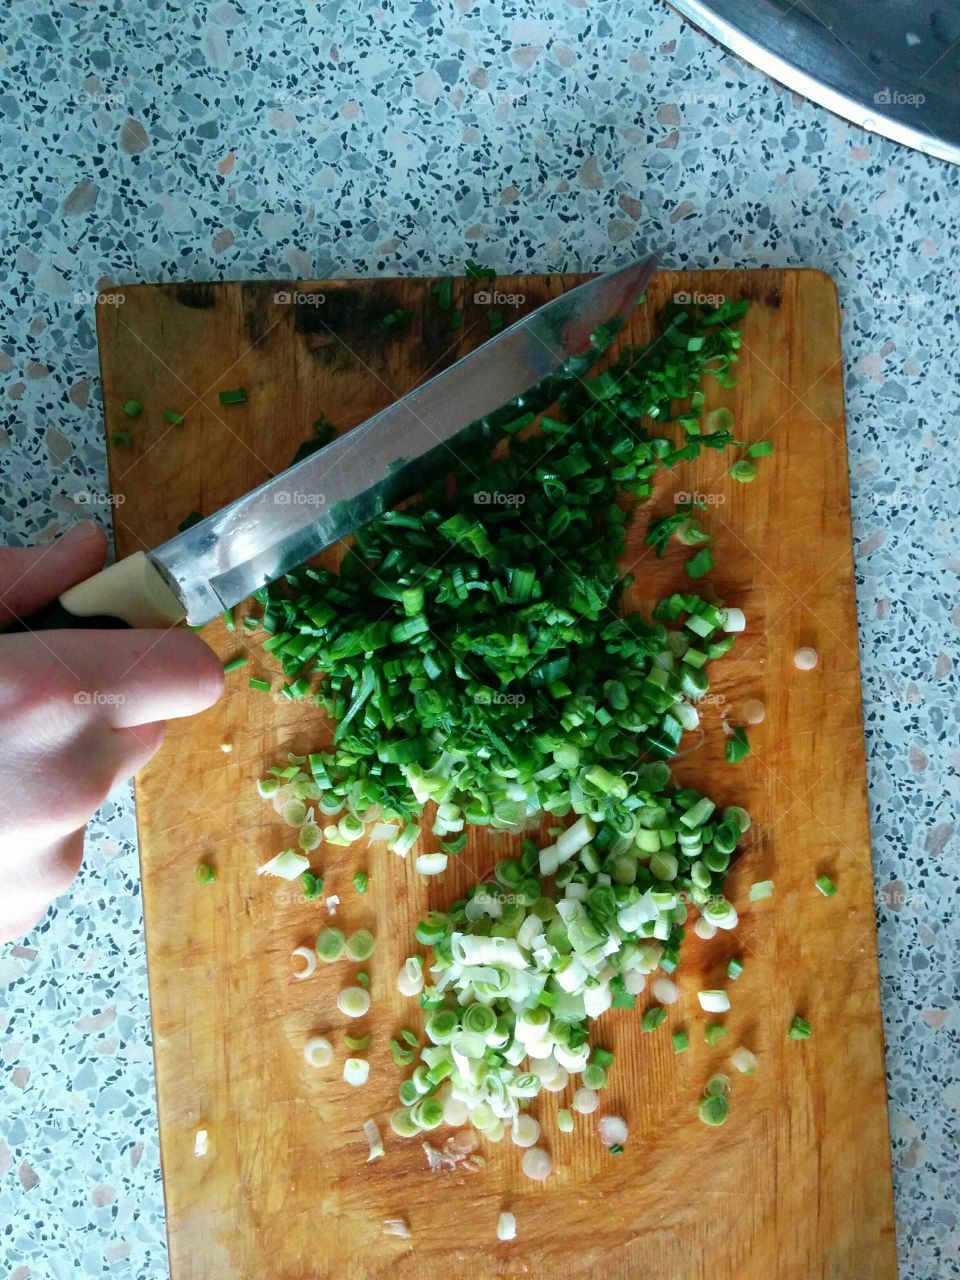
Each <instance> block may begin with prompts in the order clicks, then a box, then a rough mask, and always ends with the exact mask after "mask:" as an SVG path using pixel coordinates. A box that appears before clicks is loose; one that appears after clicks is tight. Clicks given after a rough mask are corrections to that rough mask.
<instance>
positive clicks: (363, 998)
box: [337, 987, 370, 1018]
mask: <svg viewBox="0 0 960 1280" xmlns="http://www.w3.org/2000/svg"><path fill="white" fill-rule="evenodd" d="M337 1008H338V1009H339V1010H340V1012H341V1013H342V1014H344V1015H345V1016H346V1017H348V1018H362V1017H363V1016H364V1014H365V1013H367V1012H368V1011H369V1009H370V993H369V991H365V990H364V988H363V987H344V989H343V990H342V991H341V992H340V994H339V995H338V996H337Z"/></svg>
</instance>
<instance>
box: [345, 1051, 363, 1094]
mask: <svg viewBox="0 0 960 1280" xmlns="http://www.w3.org/2000/svg"><path fill="white" fill-rule="evenodd" d="M369 1077H370V1063H369V1062H368V1061H367V1060H366V1058H347V1059H346V1060H345V1061H344V1064H343V1078H344V1080H345V1081H346V1082H347V1084H352V1085H354V1086H355V1087H356V1088H359V1087H360V1086H361V1085H365V1084H366V1083H367V1080H368V1079H369Z"/></svg>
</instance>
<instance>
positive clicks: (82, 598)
mask: <svg viewBox="0 0 960 1280" xmlns="http://www.w3.org/2000/svg"><path fill="white" fill-rule="evenodd" d="M183 616H184V614H183V607H182V606H181V604H180V601H179V600H178V599H177V597H176V596H175V595H174V593H173V592H172V591H171V589H170V588H169V587H168V586H167V584H166V582H165V581H164V578H163V575H162V574H161V573H160V570H159V569H158V568H157V567H156V565H154V564H153V563H152V561H151V560H150V559H149V557H148V556H147V555H146V554H145V553H144V552H143V551H137V552H135V553H134V554H133V555H132V556H127V558H126V559H125V560H118V561H117V563H116V564H112V565H110V567H109V568H107V569H102V570H101V571H100V573H95V574H94V575H93V577H92V578H87V580H86V581H85V582H78V583H77V585H76V586H75V587H70V588H69V589H68V590H67V591H64V593H63V594H62V595H61V596H60V598H59V600H52V601H51V602H50V603H49V604H47V605H44V606H43V608H42V609H38V610H37V612H36V613H33V614H31V615H30V617H28V618H20V619H15V620H14V621H13V622H12V623H10V625H9V626H8V627H7V628H6V630H7V632H12V631H53V630H61V629H63V628H64V627H82V628H84V629H88V628H91V627H95V628H98V629H102V628H115V627H170V626H173V625H174V624H175V623H177V622H180V621H182V619H183Z"/></svg>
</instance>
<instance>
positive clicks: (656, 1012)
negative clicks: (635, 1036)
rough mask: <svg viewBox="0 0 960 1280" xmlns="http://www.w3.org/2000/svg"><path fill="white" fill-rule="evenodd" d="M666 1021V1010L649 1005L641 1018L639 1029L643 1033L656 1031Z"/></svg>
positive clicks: (660, 1006) (657, 1005) (656, 1005)
mask: <svg viewBox="0 0 960 1280" xmlns="http://www.w3.org/2000/svg"><path fill="white" fill-rule="evenodd" d="M666 1020H667V1011H666V1009H664V1008H663V1006H662V1005H659V1004H655V1005H651V1007H650V1008H649V1009H648V1010H647V1011H646V1013H645V1014H644V1015H643V1017H642V1018H641V1020H640V1027H641V1029H642V1030H643V1031H656V1029H657V1027H662V1026H663V1024H664V1023H665V1022H666Z"/></svg>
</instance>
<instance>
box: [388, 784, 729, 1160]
mask: <svg viewBox="0 0 960 1280" xmlns="http://www.w3.org/2000/svg"><path fill="white" fill-rule="evenodd" d="M636 775H637V776H636V777H635V778H631V779H630V780H628V785H627V788H626V797H625V798H626V800H627V801H628V802H629V803H630V804H631V805H632V808H631V809H630V810H628V812H629V813H630V815H631V816H630V818H629V821H621V822H620V823H619V825H618V826H616V827H614V826H612V825H611V824H610V823H609V821H605V820H604V815H603V813H602V812H601V811H597V812H596V816H594V814H593V813H586V814H583V815H581V817H580V818H578V819H577V821H576V822H575V823H574V824H573V826H571V827H569V828H567V829H566V830H565V831H559V832H557V833H556V839H555V840H554V842H553V843H552V844H551V845H548V846H547V848H546V850H542V849H538V848H537V846H536V844H535V843H534V842H533V841H532V840H528V839H525V840H523V841H522V842H521V845H520V853H519V857H517V858H503V859H501V860H500V861H499V862H498V863H497V865H496V868H495V870H494V875H493V879H492V882H491V883H486V884H482V885H477V886H474V888H473V889H472V890H471V891H470V892H469V893H468V895H467V897H466V898H464V899H460V900H458V901H457V902H454V903H453V904H452V905H451V907H450V908H449V910H448V911H447V912H446V913H440V912H431V913H430V914H429V915H428V917H427V918H426V919H425V920H421V921H420V923H419V924H418V926H417V938H418V940H419V941H420V942H421V943H422V944H424V945H425V946H428V947H430V948H431V954H430V955H429V956H428V957H427V958H426V960H423V961H421V960H420V959H419V958H418V957H410V958H409V959H408V960H407V961H406V962H405V964H404V966H403V968H402V970H401V972H400V975H399V976H398V986H399V987H400V989H401V990H403V991H405V992H408V993H409V994H410V995H419V1000H420V1004H421V1007H422V1008H423V1010H424V1014H425V1031H426V1039H427V1044H426V1046H425V1047H423V1048H422V1049H419V1056H420V1061H419V1064H417V1065H416V1066H415V1067H414V1069H413V1072H412V1074H411V1075H410V1076H409V1077H408V1079H407V1080H405V1081H404V1082H403V1084H402V1085H401V1087H400V1102H401V1103H402V1107H401V1109H400V1110H399V1111H396V1112H394V1114H393V1116H392V1117H391V1126H392V1127H393V1129H394V1131H395V1132H397V1133H398V1134H400V1135H401V1136H413V1135H414V1134H416V1133H418V1132H423V1131H424V1130H425V1129H430V1128H433V1127H435V1126H437V1125H440V1124H450V1125H454V1126H455V1125H458V1124H464V1123H467V1124H469V1125H470V1126H471V1127H472V1128H473V1129H475V1130H476V1131H478V1132H480V1133H482V1134H484V1135H486V1136H487V1137H488V1138H489V1139H490V1140H492V1141H500V1140H501V1139H502V1138H503V1136H504V1134H505V1133H508V1134H509V1136H510V1137H511V1139H512V1141H514V1142H515V1143H517V1145H520V1146H524V1147H525V1148H526V1149H527V1150H528V1151H529V1150H533V1146H532V1145H530V1144H535V1143H536V1142H537V1140H538V1138H539V1136H540V1129H539V1125H538V1123H537V1121H536V1120H534V1119H533V1117H532V1116H530V1115H529V1114H528V1113H527V1108H528V1107H529V1106H530V1104H531V1101H532V1099H534V1098H535V1097H536V1096H537V1095H538V1094H539V1093H540V1092H541V1090H546V1091H553V1092H561V1091H563V1090H565V1089H567V1088H568V1087H569V1086H570V1084H571V1083H572V1084H573V1086H574V1093H573V1099H572V1103H571V1106H572V1109H573V1110H574V1111H580V1112H584V1113H589V1112H591V1111H594V1110H596V1109H597V1106H598V1097H597V1091H598V1090H602V1089H603V1088H604V1086H605V1085H606V1083H607V1072H608V1068H609V1067H610V1065H611V1063H612V1061H613V1055H612V1054H610V1053H609V1052H608V1051H607V1050H605V1049H597V1048H595V1047H593V1046H591V1045H590V1043H589V1041H588V1031H589V1024H590V1021H591V1020H592V1019H594V1018H597V1017H599V1016H600V1015H601V1014H603V1013H605V1012H606V1010H608V1009H609V1008H610V1007H611V1006H613V1007H615V1008H619V1009H631V1008H633V1005H634V1002H635V1000H636V997H637V995H638V994H639V993H640V992H641V991H642V990H643V989H644V985H645V983H647V982H649V984H650V985H651V986H652V991H653V995H654V998H655V999H656V1000H658V1001H659V1003H657V1004H654V1005H653V1006H651V1008H649V1009H647V1010H646V1012H645V1013H644V1014H643V1026H644V1027H645V1028H647V1027H648V1023H649V1028H650V1029H652V1028H653V1027H654V1026H655V1025H657V1024H659V1022H660V1021H662V1020H663V1019H665V1018H666V1009H665V1007H664V1006H665V1005H667V1004H672V1003H674V1002H675V1001H676V1000H677V998H678V996H679V989H678V987H677V985H676V983H675V982H674V981H673V979H672V978H671V977H670V976H669V975H670V974H671V973H673V971H674V970H675V969H676V967H677V964H678V962H679V943H680V938H681V936H682V929H683V928H684V925H685V924H688V923H689V921H688V916H689V914H690V913H691V912H696V911H700V912H702V913H703V916H702V919H705V920H715V921H718V922H719V923H720V925H721V927H723V928H730V927H732V926H733V925H734V924H735V923H736V912H735V911H734V909H733V907H732V905H731V904H730V903H729V902H728V901H727V899H725V898H724V897H723V896H722V893H721V889H722V885H723V880H724V878H725V875H726V871H727V867H728V865H729V862H730V858H731V856H732V854H733V853H734V851H735V848H736V845H737V843H738V841H739V838H740V835H741V833H742V831H743V830H745V829H746V827H747V826H748V825H749V818H748V817H747V815H746V813H745V812H744V811H743V810H736V809H731V810H730V811H729V815H728V816H725V817H724V818H723V819H722V820H721V819H720V818H719V815H717V814H716V808H715V806H714V804H713V803H712V802H711V801H710V800H708V799H707V798H706V797H705V796H702V795H701V794H700V793H699V792H696V791H691V790H689V789H681V790H679V791H669V792H668V791H667V785H668V782H669V772H668V771H667V770H665V769H664V770H662V771H661V770H660V768H658V767H657V766H641V767H640V769H638V770H637V771H636ZM603 781H604V783H605V784H608V780H607V779H603ZM631 788H632V789H631ZM544 865H546V866H547V867H554V868H555V876H554V887H553V888H552V889H551V890H550V896H546V895H545V893H544V887H543V886H542V884H541V882H540V880H539V878H538V877H537V875H536V871H537V870H538V869H539V868H540V867H542V866H544ZM681 895H682V896H681ZM711 928H716V925H712V924H711ZM658 969H659V970H660V974H659V976H657V970H658ZM706 995H707V1001H708V1004H709V1003H711V1001H713V1002H715V1003H716V1004H717V1009H718V1011H719V1006H720V1004H723V1005H724V1009H725V1008H726V1007H728V1005H729V1002H728V1001H727V998H726V995H725V993H723V992H720V993H706ZM724 1002H726V1003H724ZM634 1016H640V1010H636V1011H635V1014H634ZM418 1047H419V1046H418ZM407 1052H408V1051H406V1050H404V1049H403V1047H402V1046H401V1045H399V1043H397V1045H396V1046H394V1057H395V1060H396V1061H397V1062H398V1064H400V1063H401V1062H402V1061H403V1060H404V1058H405V1056H406V1053H407ZM616 1119H617V1118H616V1117H614V1118H613V1120H616ZM611 1123H612V1121H611ZM609 1127H610V1125H609V1124H608V1125H605V1129H607V1128H609ZM610 1145H611V1147H613V1146H616V1147H622V1145H623V1142H622V1140H621V1139H619V1138H618V1137H616V1136H614V1137H613V1138H611V1142H610Z"/></svg>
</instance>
